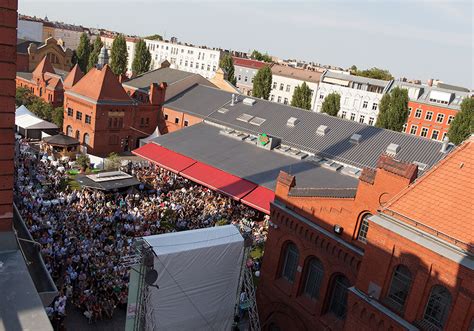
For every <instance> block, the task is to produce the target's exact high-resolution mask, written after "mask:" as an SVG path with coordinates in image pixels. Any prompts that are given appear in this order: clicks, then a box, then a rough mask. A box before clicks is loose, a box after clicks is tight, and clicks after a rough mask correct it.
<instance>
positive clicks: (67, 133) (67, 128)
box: [66, 125, 72, 137]
mask: <svg viewBox="0 0 474 331" xmlns="http://www.w3.org/2000/svg"><path fill="white" fill-rule="evenodd" d="M66 135H68V136H69V137H72V126H70V125H68V126H67V127H66Z"/></svg>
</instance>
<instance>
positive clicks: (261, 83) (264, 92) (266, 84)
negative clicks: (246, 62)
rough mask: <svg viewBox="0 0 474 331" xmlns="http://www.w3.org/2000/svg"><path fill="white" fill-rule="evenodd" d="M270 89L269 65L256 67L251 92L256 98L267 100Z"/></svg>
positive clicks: (270, 73)
mask: <svg viewBox="0 0 474 331" xmlns="http://www.w3.org/2000/svg"><path fill="white" fill-rule="evenodd" d="M271 90H272V70H271V69H270V67H269V66H265V67H262V68H260V69H258V71H257V73H256V74H255V76H254V78H253V89H252V94H253V96H254V97H256V98H262V99H265V100H268V97H269V96H270V91H271Z"/></svg>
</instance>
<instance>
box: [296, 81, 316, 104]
mask: <svg viewBox="0 0 474 331" xmlns="http://www.w3.org/2000/svg"><path fill="white" fill-rule="evenodd" d="M312 95H313V91H311V89H310V88H309V86H308V84H306V82H303V84H301V86H300V85H298V86H297V87H296V88H295V91H294V92H293V97H292V98H291V105H292V106H293V107H298V108H303V109H306V110H311V96H312Z"/></svg>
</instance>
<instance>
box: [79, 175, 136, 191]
mask: <svg viewBox="0 0 474 331" xmlns="http://www.w3.org/2000/svg"><path fill="white" fill-rule="evenodd" d="M76 181H77V182H78V183H79V184H80V185H81V186H84V187H89V188H93V189H96V190H103V191H113V190H119V189H123V188H126V187H130V186H136V185H139V184H140V181H139V180H137V179H136V178H135V177H131V178H125V179H116V180H109V181H103V182H96V181H93V180H92V179H90V178H89V177H87V175H77V176H76Z"/></svg>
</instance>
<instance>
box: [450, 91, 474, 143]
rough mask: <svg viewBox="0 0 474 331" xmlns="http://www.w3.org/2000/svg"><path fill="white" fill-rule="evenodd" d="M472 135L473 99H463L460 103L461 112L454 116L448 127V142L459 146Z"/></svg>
mask: <svg viewBox="0 0 474 331" xmlns="http://www.w3.org/2000/svg"><path fill="white" fill-rule="evenodd" d="M473 133H474V99H473V98H469V97H467V98H464V100H463V101H462V102H461V111H459V112H458V113H457V114H456V117H454V119H453V121H452V122H451V125H450V126H449V131H448V138H449V140H450V141H451V142H452V143H454V144H456V145H459V144H460V143H462V142H463V141H464V140H466V139H467V138H469V136H470V135H471V134H473Z"/></svg>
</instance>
